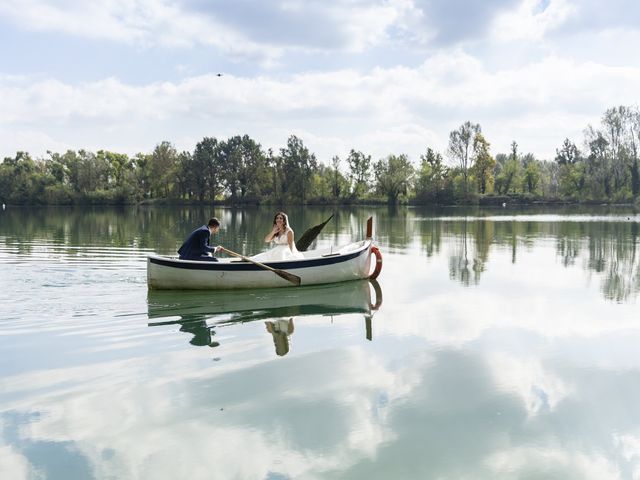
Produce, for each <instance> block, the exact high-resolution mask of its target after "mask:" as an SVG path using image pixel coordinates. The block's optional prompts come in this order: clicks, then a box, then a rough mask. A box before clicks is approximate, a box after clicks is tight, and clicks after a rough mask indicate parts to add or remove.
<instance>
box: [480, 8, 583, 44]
mask: <svg viewBox="0 0 640 480" xmlns="http://www.w3.org/2000/svg"><path fill="white" fill-rule="evenodd" d="M541 3H543V2H541V1H540V0H524V1H523V2H522V3H521V4H520V5H518V6H517V8H515V9H514V10H512V11H509V12H505V13H502V14H500V15H499V16H498V17H497V18H496V19H495V21H494V24H493V28H492V29H491V31H492V34H493V36H495V37H496V38H498V39H500V40H502V41H512V40H519V39H527V40H541V39H542V38H543V37H544V36H545V34H546V33H547V32H549V31H550V30H553V29H556V28H558V27H559V26H561V25H562V24H563V23H564V22H565V21H566V20H567V19H568V18H569V17H570V16H571V15H573V14H575V12H576V7H575V6H574V5H573V4H571V3H570V2H569V1H568V0H549V2H548V5H546V6H545V7H544V8H542V7H541Z"/></svg>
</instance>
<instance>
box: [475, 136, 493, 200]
mask: <svg viewBox="0 0 640 480" xmlns="http://www.w3.org/2000/svg"><path fill="white" fill-rule="evenodd" d="M495 166H496V161H495V159H494V158H493V157H492V156H491V154H490V153H489V142H487V140H486V139H485V138H484V136H483V135H482V134H481V133H476V136H475V137H474V139H473V167H472V168H473V175H474V177H475V178H476V181H477V182H478V191H479V192H480V193H481V194H483V195H484V194H485V193H492V192H493V183H494V178H493V170H494V168H495Z"/></svg>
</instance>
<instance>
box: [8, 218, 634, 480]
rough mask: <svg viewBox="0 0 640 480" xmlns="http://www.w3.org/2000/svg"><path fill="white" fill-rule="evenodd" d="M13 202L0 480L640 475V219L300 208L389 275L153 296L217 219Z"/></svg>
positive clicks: (257, 235) (333, 241)
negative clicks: (157, 278)
mask: <svg viewBox="0 0 640 480" xmlns="http://www.w3.org/2000/svg"><path fill="white" fill-rule="evenodd" d="M273 213H274V211H273V209H271V208H261V209H245V210H232V209H221V208H216V209H214V210H213V211H212V210H211V209H206V208H134V207H131V208H124V209H70V208H67V209H63V208H60V209H51V208H46V209H45V208H42V209H24V208H7V210H5V211H1V212H0V272H1V275H0V359H1V362H0V478H2V479H7V480H9V479H11V480H13V479H60V480H72V479H82V480H85V479H92V478H95V479H183V478H185V479H186V478H188V479H218V478H220V479H227V478H228V479H245V478H246V479H273V480H275V479H289V478H290V479H300V478H302V479H307V478H309V479H325V478H327V479H374V478H375V479H378V478H380V479H391V478H393V479H423V478H424V479H427V478H429V479H430V478H446V479H503V478H504V479H512V478H541V479H542V478H544V479H547V478H558V479H570V478H575V479H598V480H602V479H618V478H619V479H632V478H640V407H639V405H640V350H639V345H640V299H639V297H640V215H638V214H635V213H633V212H632V211H630V210H625V209H590V210H579V209H565V210H558V209H556V210H536V209H526V210H512V209H509V208H506V209H495V210H467V211H465V210H459V209H446V210H441V211H438V212H433V211H429V210H420V209H409V208H400V209H397V210H390V209H387V208H357V209H355V208H354V209H348V208H343V207H340V208H338V209H334V208H329V207H327V208H307V209H305V210H302V209H295V208H293V209H289V210H288V213H289V214H290V218H291V223H292V226H293V228H294V229H295V230H296V232H298V234H301V233H302V232H303V231H304V230H305V229H306V228H308V227H310V226H312V225H315V224H318V223H320V222H321V221H322V220H324V219H325V218H326V217H328V216H329V215H330V214H332V213H333V214H335V217H334V219H333V220H331V222H330V223H329V224H328V225H327V227H325V230H324V231H323V232H322V234H321V235H320V237H319V239H318V245H319V246H322V247H324V246H329V245H339V244H343V243H348V242H349V241H351V240H352V239H353V240H356V239H359V238H360V237H363V235H364V228H365V221H366V218H367V217H368V216H370V215H372V216H373V217H374V231H375V237H376V240H377V243H378V245H379V246H380V249H381V251H382V253H383V256H384V267H383V270H382V274H381V276H380V278H379V279H378V280H379V284H377V285H373V284H369V283H368V282H351V283H345V284H338V285H332V286H326V287H315V288H300V289H285V290H282V289H280V290H278V291H251V292H246V293H244V294H238V293H222V294H221V293H216V292H149V291H148V290H147V285H146V263H145V262H146V255H147V254H148V253H150V252H157V253H161V254H174V252H175V250H176V249H177V247H178V246H179V245H180V243H181V242H182V240H183V238H184V237H185V236H186V235H187V234H188V233H189V232H190V231H191V230H192V229H193V228H195V227H197V226H199V225H201V224H202V223H203V222H204V221H205V220H206V219H207V218H208V217H209V216H210V215H211V214H215V215H217V216H218V217H219V218H221V220H222V222H223V227H224V228H223V230H222V231H221V233H220V234H219V235H218V238H217V239H215V240H214V243H216V244H222V245H225V246H227V247H228V248H231V249H232V250H236V251H242V252H243V253H248V254H252V253H257V252H258V251H260V250H261V249H263V248H264V247H265V245H264V243H263V242H262V239H263V237H264V235H265V234H266V233H267V232H268V231H269V229H270V224H271V220H272V218H273Z"/></svg>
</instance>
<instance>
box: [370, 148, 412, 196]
mask: <svg viewBox="0 0 640 480" xmlns="http://www.w3.org/2000/svg"><path fill="white" fill-rule="evenodd" d="M373 169H374V172H375V177H376V186H377V190H378V191H379V192H380V193H381V194H383V195H386V197H387V201H388V202H389V203H390V204H396V203H398V199H399V197H400V195H401V194H404V195H406V194H407V193H408V191H409V189H410V188H411V187H412V182H413V177H414V174H415V172H414V168H413V165H411V162H410V161H409V158H408V157H407V156H406V155H404V154H402V155H389V156H388V157H387V158H385V159H382V160H379V161H377V162H376V163H375V165H374V167H373Z"/></svg>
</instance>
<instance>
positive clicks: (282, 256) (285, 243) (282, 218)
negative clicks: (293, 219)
mask: <svg viewBox="0 0 640 480" xmlns="http://www.w3.org/2000/svg"><path fill="white" fill-rule="evenodd" d="M293 235H294V234H293V230H292V229H291V227H290V226H289V217H287V214H286V213H284V212H278V213H276V216H275V217H273V228H272V229H271V232H269V233H268V234H267V236H266V237H264V241H265V242H271V243H272V244H273V245H274V247H273V248H272V249H271V250H267V251H266V252H262V253H259V254H258V255H254V256H253V257H251V259H252V260H257V261H259V262H265V261H267V262H269V261H277V260H295V259H299V258H304V256H303V255H302V253H300V252H299V251H298V249H297V248H296V244H295V243H294V241H293Z"/></svg>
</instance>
